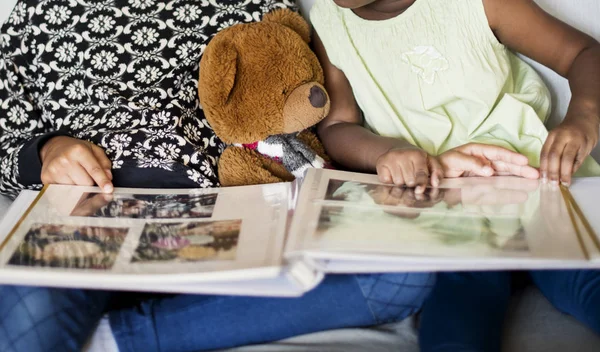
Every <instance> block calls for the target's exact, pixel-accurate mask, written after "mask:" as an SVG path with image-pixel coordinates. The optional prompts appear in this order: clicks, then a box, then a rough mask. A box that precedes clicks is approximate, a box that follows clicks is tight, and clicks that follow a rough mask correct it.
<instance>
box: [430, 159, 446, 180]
mask: <svg viewBox="0 0 600 352" xmlns="http://www.w3.org/2000/svg"><path fill="white" fill-rule="evenodd" d="M427 162H428V163H429V171H430V174H431V176H430V177H431V185H432V186H433V187H439V185H440V182H441V181H442V178H444V169H443V168H442V165H440V162H439V161H438V160H437V158H434V157H432V156H430V157H428V158H427Z"/></svg>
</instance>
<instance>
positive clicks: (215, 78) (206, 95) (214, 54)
mask: <svg viewBox="0 0 600 352" xmlns="http://www.w3.org/2000/svg"><path fill="white" fill-rule="evenodd" d="M237 58H238V52H237V50H236V48H235V46H234V44H233V43H232V42H231V41H230V40H229V39H227V38H226V37H220V38H219V37H218V36H215V38H213V40H212V41H211V42H210V43H209V44H208V46H207V47H206V50H205V51H204V55H203V57H202V59H201V61H200V82H199V85H198V91H199V93H200V100H201V101H203V100H205V101H214V102H219V103H220V104H225V103H226V102H227V99H228V98H229V96H230V95H231V91H232V90H233V86H234V85H235V77H236V73H237Z"/></svg>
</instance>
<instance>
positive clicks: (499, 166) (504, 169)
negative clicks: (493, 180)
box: [492, 161, 540, 180]
mask: <svg viewBox="0 0 600 352" xmlns="http://www.w3.org/2000/svg"><path fill="white" fill-rule="evenodd" d="M492 167H493V168H494V170H495V171H496V174H497V175H499V176H508V175H510V176H518V177H523V178H527V179H532V180H536V179H538V178H539V177H540V172H539V171H538V170H536V168H534V167H531V166H529V165H525V166H523V165H515V164H511V163H506V162H504V161H492Z"/></svg>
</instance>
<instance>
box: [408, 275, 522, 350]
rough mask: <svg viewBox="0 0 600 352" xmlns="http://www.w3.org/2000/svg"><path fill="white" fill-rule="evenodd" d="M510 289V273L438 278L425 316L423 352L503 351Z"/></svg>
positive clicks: (424, 313) (420, 340)
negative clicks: (503, 336)
mask: <svg viewBox="0 0 600 352" xmlns="http://www.w3.org/2000/svg"><path fill="white" fill-rule="evenodd" d="M510 286H511V276H510V273H508V272H464V273H440V274H438V277H437V283H436V285H435V287H434V288H433V292H432V293H431V295H430V296H429V299H428V300H427V301H425V304H424V306H423V313H422V315H421V329H420V332H419V343H420V346H421V351H422V352H442V351H443V352H446V351H447V352H456V351H461V352H476V351H477V352H480V351H481V352H483V351H485V352H487V351H500V347H501V346H500V345H501V340H502V325H503V322H504V316H505V313H506V310H507V308H508V303H509V300H510V294H511V287H510Z"/></svg>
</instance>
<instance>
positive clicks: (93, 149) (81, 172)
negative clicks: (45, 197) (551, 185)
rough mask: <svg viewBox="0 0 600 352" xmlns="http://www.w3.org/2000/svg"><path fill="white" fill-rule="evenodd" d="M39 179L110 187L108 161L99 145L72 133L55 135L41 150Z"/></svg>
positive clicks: (50, 182) (110, 177)
mask: <svg viewBox="0 0 600 352" xmlns="http://www.w3.org/2000/svg"><path fill="white" fill-rule="evenodd" d="M40 159H41V161H42V182H43V183H44V184H55V183H57V184H63V185H79V186H93V185H94V184H97V185H98V186H99V187H100V188H101V189H102V191H104V192H106V193H111V192H112V191H113V185H112V182H111V180H112V173H111V171H110V170H111V162H110V160H109V159H108V157H107V156H106V154H104V150H102V149H101V148H100V147H98V146H96V145H94V144H92V143H90V142H86V141H82V140H80V139H76V138H71V137H63V136H59V137H54V138H52V139H50V140H49V141H48V142H46V144H44V146H43V147H42V149H41V150H40Z"/></svg>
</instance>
